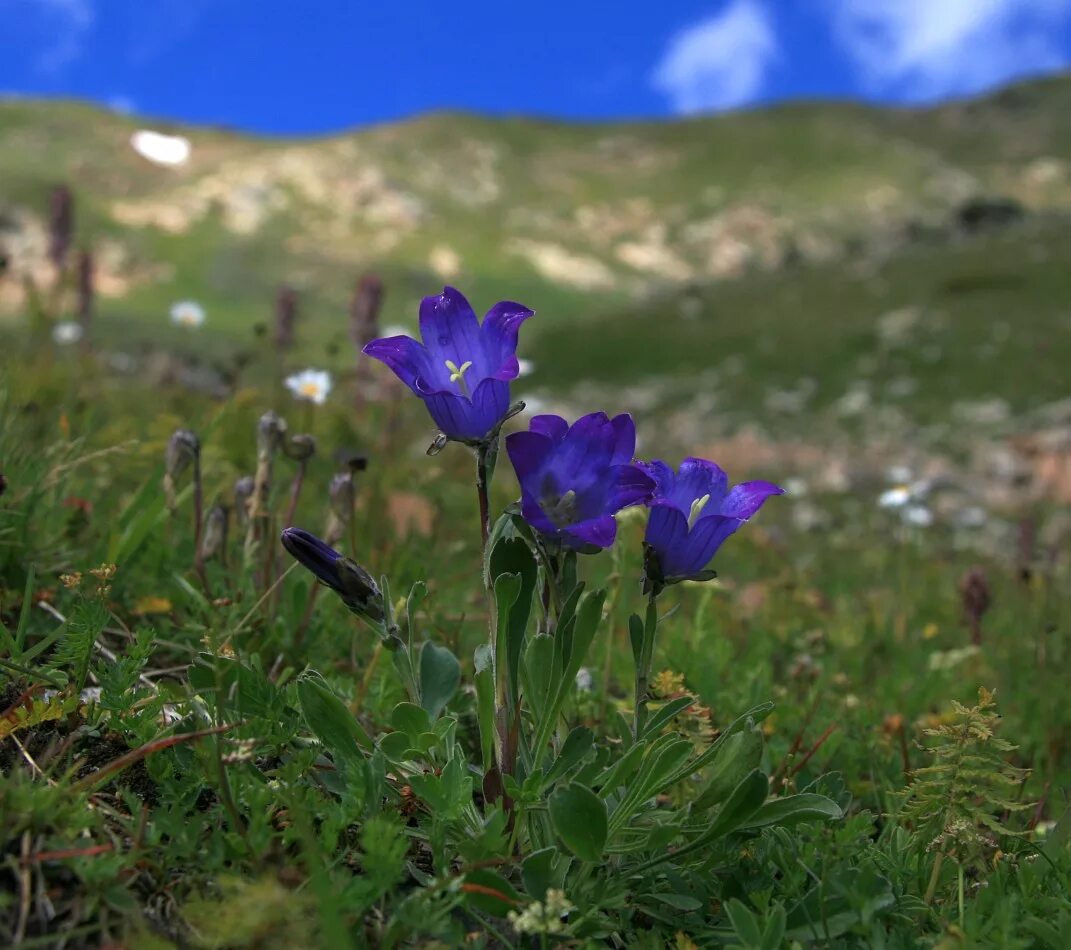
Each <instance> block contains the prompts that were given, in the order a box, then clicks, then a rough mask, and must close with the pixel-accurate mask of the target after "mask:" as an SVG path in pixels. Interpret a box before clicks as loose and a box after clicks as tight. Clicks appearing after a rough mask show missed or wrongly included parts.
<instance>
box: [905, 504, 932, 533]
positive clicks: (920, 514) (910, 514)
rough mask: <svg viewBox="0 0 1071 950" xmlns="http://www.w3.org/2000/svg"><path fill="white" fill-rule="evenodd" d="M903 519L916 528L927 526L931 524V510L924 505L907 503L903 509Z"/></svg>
mask: <svg viewBox="0 0 1071 950" xmlns="http://www.w3.org/2000/svg"><path fill="white" fill-rule="evenodd" d="M903 519H904V521H905V522H906V523H907V524H910V525H914V526H915V527H916V528H928V527H930V525H932V524H933V512H932V511H930V509H929V508H927V507H926V506H925V505H908V506H907V507H906V508H905V509H904V511H903Z"/></svg>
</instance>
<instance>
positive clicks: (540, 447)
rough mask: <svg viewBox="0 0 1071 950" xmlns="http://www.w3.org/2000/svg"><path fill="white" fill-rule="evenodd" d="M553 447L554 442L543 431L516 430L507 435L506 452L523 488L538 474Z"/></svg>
mask: <svg viewBox="0 0 1071 950" xmlns="http://www.w3.org/2000/svg"><path fill="white" fill-rule="evenodd" d="M553 449H554V443H553V442H551V440H550V439H549V438H547V436H545V435H543V434H542V433H541V432H514V433H512V434H511V435H508V436H506V453H507V454H508V455H509V460H510V462H511V463H512V464H513V470H514V471H515V472H516V473H517V481H519V482H520V483H521V488H522V489H524V488H525V487H526V483H527V482H528V481H529V480H530V479H532V477H533V476H535V475H538V473H539V469H540V468H541V467H542V465H543V463H544V462H545V461H546V460H547V456H548V455H550V453H551V452H552V451H553Z"/></svg>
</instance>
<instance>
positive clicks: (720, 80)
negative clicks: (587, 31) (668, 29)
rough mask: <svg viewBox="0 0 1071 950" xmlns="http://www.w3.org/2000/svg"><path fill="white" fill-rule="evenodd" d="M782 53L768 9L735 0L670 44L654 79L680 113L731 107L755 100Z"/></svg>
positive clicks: (750, 0) (754, 0) (755, 1)
mask: <svg viewBox="0 0 1071 950" xmlns="http://www.w3.org/2000/svg"><path fill="white" fill-rule="evenodd" d="M777 55H778V46H777V37H776V36H775V34H774V29H773V25H772V23H771V21H770V17H769V14H768V13H767V11H766V8H765V7H763V5H762V4H761V3H760V2H759V0H732V3H730V5H729V6H728V7H727V8H726V9H725V10H723V11H722V12H721V13H718V14H715V15H714V16H711V17H708V18H707V19H705V20H701V21H700V22H698V23H695V24H693V25H692V26H690V27H688V28H687V29H685V30H682V31H681V32H680V33H678V34H677V35H676V36H675V37H673V39H672V40H671V41H670V43H669V46H668V47H667V49H666V51H665V54H664V55H663V57H662V60H661V62H660V63H659V64H658V66H657V67H656V68H655V71H654V74H653V75H652V77H651V81H652V83H653V84H654V87H655V88H656V89H658V90H659V91H661V92H663V93H665V94H666V95H667V96H668V97H669V100H670V102H671V103H672V104H673V108H674V109H675V110H676V111H677V112H701V111H704V110H707V109H731V108H733V107H734V106H739V105H744V104H745V103H747V102H750V101H752V100H753V99H755V98H756V97H757V96H758V95H759V94H760V93H761V92H762V88H763V84H764V82H765V80H766V74H767V72H768V71H769V69H770V66H771V65H772V64H773V62H774V60H775V59H776V58H777Z"/></svg>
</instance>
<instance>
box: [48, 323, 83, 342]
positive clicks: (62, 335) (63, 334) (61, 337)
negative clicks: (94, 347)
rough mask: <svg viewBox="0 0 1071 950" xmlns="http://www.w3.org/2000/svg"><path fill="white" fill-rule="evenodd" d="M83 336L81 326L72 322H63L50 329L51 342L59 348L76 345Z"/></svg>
mask: <svg viewBox="0 0 1071 950" xmlns="http://www.w3.org/2000/svg"><path fill="white" fill-rule="evenodd" d="M84 335H85V330H84V329H83V328H82V324H80V323H75V322H74V321H73V320H63V321H61V322H60V323H57V324H56V325H55V326H54V327H53V328H52V340H53V342H54V343H58V344H59V345H60V346H68V345H69V344H71V343H77V342H78V341H79V340H81V339H82V337H83V336H84Z"/></svg>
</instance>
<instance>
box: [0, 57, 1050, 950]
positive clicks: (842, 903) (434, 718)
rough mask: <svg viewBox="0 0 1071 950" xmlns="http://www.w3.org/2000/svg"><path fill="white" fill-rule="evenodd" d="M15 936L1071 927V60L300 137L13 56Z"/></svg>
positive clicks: (1, 868) (10, 902)
mask: <svg viewBox="0 0 1071 950" xmlns="http://www.w3.org/2000/svg"><path fill="white" fill-rule="evenodd" d="M0 344H2V346H3V352H2V355H0V944H2V945H4V946H12V947H26V948H29V947H62V948H77V947H110V948H130V950H143V948H144V950H155V948H167V947H182V948H186V947H189V948H317V947H325V948H333V950H334V948H348V947H377V948H378V947H383V948H403V947H426V948H448V947H474V948H480V947H486V948H511V947H518V948H550V947H576V948H602V947H610V948H622V950H623V948H642V950H660V948H675V950H690V948H713V947H738V948H747V950H781V948H810V947H831V948H856V947H862V948H868V947H874V948H887V950H908V948H915V947H932V948H939V950H957V948H964V950H966V948H1012V950H1015V948H1022V950H1028V948H1035V947H1036V948H1048V950H1066V948H1068V947H1071V890H1069V889H1071V817H1069V816H1068V808H1069V805H1071V801H1069V795H1071V704H1069V702H1068V693H1066V692H1065V690H1067V689H1068V677H1069V671H1071V388H1069V385H1068V383H1069V379H1071V371H1069V367H1071V77H1069V76H1068V75H1067V74H1063V75H1059V74H1057V75H1054V76H1050V77H1048V78H1040V79H1035V80H1030V81H1026V82H1020V83H1017V84H1012V85H1009V86H1007V87H1005V88H1003V89H1001V90H999V91H997V92H993V93H989V94H986V95H983V96H979V97H975V98H969V99H957V100H952V101H949V102H945V103H942V104H938V105H934V106H931V107H925V108H924V107H911V108H907V107H879V106H868V105H862V104H857V103H855V104H853V103H850V102H833V101H821V102H818V101H816V102H805V103H791V104H781V105H774V106H770V107H764V108H761V109H754V110H744V111H739V112H731V113H725V114H718V115H709V116H701V117H690V118H681V119H674V120H666V121H657V122H656V121H649V122H633V123H626V122H617V121H614V122H605V123H594V122H592V123H579V122H577V123H569V122H562V121H555V120H551V119H533V118H489V117H482V116H478V115H475V114H470V113H465V112H438V113H429V114H426V115H423V116H421V117H418V118H415V119H412V120H406V121H401V122H392V123H384V124H380V125H375V126H370V127H367V128H362V129H358V130H356V131H353V132H347V133H344V134H338V135H331V136H319V137H307V138H287V139H284V138H271V137H265V136H259V137H258V136H254V135H248V134H244V133H240V132H237V131H233V130H230V129H226V128H221V127H207V126H204V127H201V126H192V125H183V124H180V123H175V122H170V121H164V120H149V119H146V118H140V117H137V116H135V115H132V114H126V113H121V112H119V111H115V110H109V109H105V108H102V107H97V106H93V105H89V104H87V103H84V102H79V101H74V100H69V101H68V100H57V99H34V98H15V97H9V98H4V99H0Z"/></svg>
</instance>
